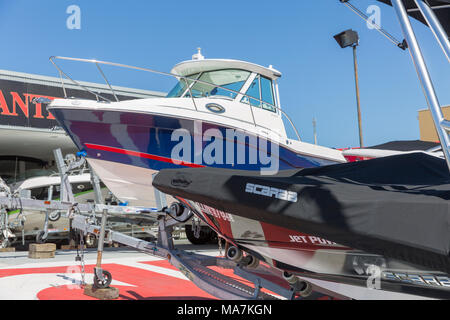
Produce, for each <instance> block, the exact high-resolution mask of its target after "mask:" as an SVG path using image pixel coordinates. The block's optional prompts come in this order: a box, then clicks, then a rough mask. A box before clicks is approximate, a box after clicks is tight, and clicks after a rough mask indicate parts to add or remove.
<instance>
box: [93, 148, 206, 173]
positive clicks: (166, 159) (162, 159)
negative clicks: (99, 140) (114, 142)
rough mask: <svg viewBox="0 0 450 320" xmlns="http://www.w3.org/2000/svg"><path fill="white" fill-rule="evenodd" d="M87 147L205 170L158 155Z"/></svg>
mask: <svg viewBox="0 0 450 320" xmlns="http://www.w3.org/2000/svg"><path fill="white" fill-rule="evenodd" d="M85 146H86V147H87V148H89V149H93V150H100V151H108V152H115V153H119V154H126V155H128V156H133V157H139V158H144V159H150V160H156V161H161V162H166V163H173V164H176V165H180V166H185V167H190V168H204V167H205V166H202V165H200V164H195V163H190V162H183V161H180V160H175V159H171V158H166V157H161V156H156V155H153V154H148V153H143V152H137V151H131V150H126V149H120V148H114V147H107V146H101V145H97V144H91V143H86V144H85Z"/></svg>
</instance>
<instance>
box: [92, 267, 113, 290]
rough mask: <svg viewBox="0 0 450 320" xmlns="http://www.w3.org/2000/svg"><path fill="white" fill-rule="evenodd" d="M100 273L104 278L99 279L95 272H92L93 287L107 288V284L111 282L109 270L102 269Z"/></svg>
mask: <svg viewBox="0 0 450 320" xmlns="http://www.w3.org/2000/svg"><path fill="white" fill-rule="evenodd" d="M102 275H103V278H104V281H101V280H100V279H99V278H98V277H97V274H95V273H94V287H95V288H97V289H106V288H109V285H110V284H111V282H112V275H111V273H109V271H106V270H102Z"/></svg>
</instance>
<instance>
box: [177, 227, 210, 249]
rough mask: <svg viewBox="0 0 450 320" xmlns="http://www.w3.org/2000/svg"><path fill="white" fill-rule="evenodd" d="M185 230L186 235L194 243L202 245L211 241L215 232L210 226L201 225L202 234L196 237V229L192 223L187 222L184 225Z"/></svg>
mask: <svg viewBox="0 0 450 320" xmlns="http://www.w3.org/2000/svg"><path fill="white" fill-rule="evenodd" d="M184 232H186V237H187V238H188V240H189V241H190V242H191V243H192V244H196V245H200V244H207V243H208V242H210V241H211V238H212V237H214V232H213V231H212V230H211V229H209V227H201V229H200V235H199V237H198V238H196V237H195V234H194V230H193V229H192V225H190V224H186V225H185V226H184Z"/></svg>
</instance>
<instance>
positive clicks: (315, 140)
mask: <svg viewBox="0 0 450 320" xmlns="http://www.w3.org/2000/svg"><path fill="white" fill-rule="evenodd" d="M313 130H314V144H315V145H317V122H316V117H313Z"/></svg>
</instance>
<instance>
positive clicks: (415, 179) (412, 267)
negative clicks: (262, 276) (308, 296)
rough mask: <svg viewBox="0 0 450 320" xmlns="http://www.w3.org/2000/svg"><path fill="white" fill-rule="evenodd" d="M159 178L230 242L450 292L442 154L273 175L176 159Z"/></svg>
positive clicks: (271, 255) (263, 253)
mask: <svg viewBox="0 0 450 320" xmlns="http://www.w3.org/2000/svg"><path fill="white" fill-rule="evenodd" d="M153 185H154V186H155V187H156V188H157V189H159V190H160V191H162V192H164V193H167V194H170V195H173V196H174V197H176V198H177V199H179V200H180V201H181V202H182V203H183V204H184V205H186V207H188V208H189V209H190V210H192V212H194V213H195V214H196V215H197V216H198V217H199V218H200V219H202V220H203V221H204V222H205V223H207V224H208V225H209V226H210V227H211V228H212V229H214V230H215V231H216V232H217V233H218V234H219V236H220V237H222V238H224V239H225V240H226V241H227V242H228V243H229V244H230V246H231V247H233V248H237V250H242V251H243V252H246V253H247V254H249V255H252V256H253V257H255V258H257V259H260V260H261V261H264V262H266V263H269V264H271V265H272V266H274V267H276V268H278V269H281V270H283V271H285V272H288V273H289V274H295V275H298V276H301V277H307V278H310V279H320V280H321V281H329V282H330V283H334V284H335V283H337V282H338V283H341V284H347V285H351V286H359V287H361V288H364V289H367V288H369V289H373V288H370V285H369V282H370V281H372V280H373V279H375V278H377V277H378V276H379V277H378V279H376V280H378V281H379V287H378V288H377V289H380V290H381V291H384V292H402V293H405V294H410V295H416V296H425V297H434V298H450V276H449V274H450V255H449V253H450V210H449V208H450V207H449V202H448V200H449V198H450V175H449V172H448V168H447V166H446V162H445V160H443V159H440V158H437V157H434V156H430V155H427V154H425V153H412V154H404V155H398V156H391V157H383V158H378V159H373V160H367V161H362V162H354V163H346V164H337V165H330V166H324V167H320V168H310V169H302V170H292V171H284V172H281V173H279V174H278V175H274V176H260V175H256V174H255V173H254V172H243V171H237V170H224V169H215V168H186V169H167V170H163V171H161V172H160V173H159V174H158V175H157V176H156V178H155V179H154V182H153ZM234 250H236V249H234ZM377 274H378V276H377ZM385 297H386V296H385Z"/></svg>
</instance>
